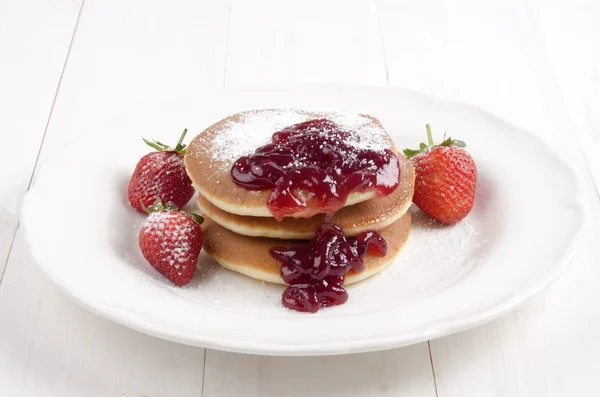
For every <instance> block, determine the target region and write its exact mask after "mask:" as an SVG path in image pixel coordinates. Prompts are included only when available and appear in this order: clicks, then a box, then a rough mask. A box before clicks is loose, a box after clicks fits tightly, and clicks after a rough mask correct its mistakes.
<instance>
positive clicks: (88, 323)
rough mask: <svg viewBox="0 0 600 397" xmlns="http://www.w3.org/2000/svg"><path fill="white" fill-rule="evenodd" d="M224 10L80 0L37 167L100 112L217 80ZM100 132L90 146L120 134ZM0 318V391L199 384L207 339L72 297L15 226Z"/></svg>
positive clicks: (105, 390) (155, 391) (217, 5)
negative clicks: (137, 328) (100, 313)
mask: <svg viewBox="0 0 600 397" xmlns="http://www.w3.org/2000/svg"><path fill="white" fill-rule="evenodd" d="M227 12H228V11H227V3H223V2H221V1H218V0H215V1H203V2H196V1H184V0H181V1H173V2H169V3H165V2H162V1H147V0H139V1H127V2H122V1H116V0H113V1H94V0H86V2H85V5H84V7H83V10H82V13H81V17H80V21H79V22H80V23H79V27H78V29H77V34H76V36H75V38H74V40H73V45H72V48H71V53H70V57H69V62H68V64H67V67H66V69H65V74H64V76H63V80H62V83H61V89H60V92H59V95H58V97H57V100H56V103H55V106H54V111H53V114H52V118H51V120H50V123H49V126H48V130H47V135H46V139H45V142H44V146H43V149H42V152H41V154H40V158H39V163H38V166H43V165H44V163H45V162H46V161H47V159H50V158H52V156H54V155H56V154H57V153H58V152H59V151H60V149H61V148H63V147H64V146H65V145H66V144H67V143H68V142H70V141H72V140H73V139H76V138H78V137H81V136H84V135H85V134H86V133H88V131H89V130H90V128H89V127H90V126H92V125H96V124H98V123H102V121H103V120H106V119H110V118H114V117H115V116H117V115H118V114H122V113H126V112H129V111H134V110H135V109H137V108H140V107H145V106H147V105H148V104H156V103H162V102H164V101H168V100H169V99H170V98H176V99H182V98H183V99H184V98H191V97H194V96H195V95H198V94H199V93H201V92H202V91H203V90H205V89H207V87H220V86H221V85H222V82H223V73H224V69H225V68H224V62H225V46H226V31H227V15H228V14H227ZM149 117H151V115H149ZM42 132H43V129H42V130H40V131H39V132H38V133H39V134H40V136H41V133H42ZM179 132H180V131H179V127H178V129H177V131H173V134H179ZM166 133H169V132H168V131H166ZM139 134H140V136H143V131H140V132H139ZM174 136H177V135H174ZM98 138H99V144H98V146H99V150H110V145H112V144H118V142H103V141H102V137H101V136H100V137H98ZM35 149H36V150H37V146H36V147H35ZM35 153H37V151H36V152H35ZM32 166H33V162H31V163H30V167H32ZM31 169H32V168H29V173H30V172H31ZM25 181H27V178H25ZM33 183H35V180H34V182H33ZM25 186H26V184H25ZM0 319H2V320H0V321H2V324H3V326H2V327H0V351H1V353H0V373H2V376H0V395H3V396H4V395H6V396H140V395H144V396H200V395H201V393H202V379H203V363H204V349H198V348H189V347H187V346H180V345H176V344H172V343H169V342H164V341H161V340H158V339H155V338H151V337H147V336H144V335H141V334H139V333H136V332H134V331H131V330H128V329H125V328H123V327H120V326H117V325H115V324H113V323H111V322H109V321H107V320H104V319H101V318H99V317H97V316H95V315H93V314H91V313H89V312H87V311H85V310H82V309H80V308H78V307H77V306H76V305H75V303H73V302H72V301H71V300H70V299H68V298H66V297H65V296H64V295H63V294H62V293H61V292H60V291H59V289H58V288H57V287H56V286H55V285H54V284H53V283H51V282H50V281H49V280H48V279H46V277H44V276H43V275H42V274H41V271H40V270H39V269H38V268H37V266H36V265H35V264H34V263H33V261H32V259H31V257H29V255H28V254H27V248H26V247H25V244H24V242H23V239H22V236H21V235H18V236H17V238H16V240H15V243H14V249H13V251H12V254H11V257H10V260H9V262H8V265H7V270H6V274H5V277H4V281H3V283H2V286H1V288H0Z"/></svg>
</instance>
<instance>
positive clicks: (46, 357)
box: [0, 232, 204, 397]
mask: <svg viewBox="0 0 600 397" xmlns="http://www.w3.org/2000/svg"><path fill="white" fill-rule="evenodd" d="M5 283H6V285H4V286H3V287H2V288H0V318H1V319H2V324H3V326H2V327H0V373H1V374H2V376H0V394H1V395H3V396H15V397H16V396H45V397H51V396H61V397H65V396H72V397H79V396H90V397H94V396H98V397H104V396H140V395H142V396H200V395H201V390H202V368H203V361H204V349H200V348H191V347H188V346H183V345H178V344H175V343H170V342H166V341H162V340H159V339H156V338H153V337H150V336H146V335H143V334H140V333H138V332H136V331H133V330H130V329H128V328H125V327H122V326H120V325H117V324H114V323H112V322H110V321H107V320H104V319H102V318H100V317H98V316H96V315H94V314H92V313H90V312H88V311H87V310H85V309H83V308H80V307H79V306H77V305H76V304H75V303H73V302H72V301H71V300H70V299H69V298H67V297H66V296H65V295H64V294H63V293H62V292H61V291H60V290H59V289H58V288H56V287H55V286H53V285H51V283H50V281H49V280H48V278H47V277H46V276H45V275H44V274H43V273H42V271H41V269H39V267H38V266H37V265H36V264H35V263H34V261H33V259H32V258H31V257H30V256H29V253H28V252H27V248H26V247H25V243H24V241H23V238H22V235H21V233H20V232H18V233H17V238H16V240H15V245H14V249H13V253H12V255H11V257H10V260H9V266H8V267H7V270H6V276H5ZM17 290H18V291H19V292H18V293H17V292H16V291H17Z"/></svg>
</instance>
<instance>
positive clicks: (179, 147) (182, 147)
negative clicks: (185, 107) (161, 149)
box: [175, 128, 187, 154]
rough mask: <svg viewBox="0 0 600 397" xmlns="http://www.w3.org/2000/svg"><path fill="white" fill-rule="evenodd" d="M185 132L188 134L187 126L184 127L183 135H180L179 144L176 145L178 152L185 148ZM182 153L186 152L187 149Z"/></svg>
mask: <svg viewBox="0 0 600 397" xmlns="http://www.w3.org/2000/svg"><path fill="white" fill-rule="evenodd" d="M185 134H187V128H184V129H183V132H182V133H181V136H180V137H179V141H177V146H175V151H176V152H178V153H179V152H181V151H182V150H184V149H185V145H184V144H183V140H184V139H185ZM182 154H185V151H184V153H182Z"/></svg>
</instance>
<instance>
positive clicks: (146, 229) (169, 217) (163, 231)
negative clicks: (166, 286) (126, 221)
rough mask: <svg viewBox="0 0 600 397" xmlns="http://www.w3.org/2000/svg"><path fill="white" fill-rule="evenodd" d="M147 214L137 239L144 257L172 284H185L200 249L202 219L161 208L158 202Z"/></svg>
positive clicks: (158, 200)
mask: <svg viewBox="0 0 600 397" xmlns="http://www.w3.org/2000/svg"><path fill="white" fill-rule="evenodd" d="M147 212H148V213H149V214H150V215H149V216H148V218H146V221H145V222H144V224H143V225H142V229H141V230H140V237H139V244H140V248H141V250H142V254H143V255H144V258H146V260H147V261H148V262H149V263H150V264H151V265H152V267H154V268H155V269H156V270H158V271H159V272H160V273H161V274H162V275H163V276H165V277H166V278H168V279H169V280H171V282H173V283H174V284H176V285H185V284H187V283H189V282H190V280H191V279H192V276H193V275H194V272H195V271H196V262H197V260H198V255H200V250H201V249H202V228H201V227H200V224H201V223H202V221H203V219H202V217H201V216H200V215H197V214H187V213H185V212H182V211H178V210H177V207H175V205H174V204H173V203H167V204H166V205H165V206H163V204H162V202H161V201H160V199H157V200H156V203H155V204H154V205H151V206H150V207H148V208H147Z"/></svg>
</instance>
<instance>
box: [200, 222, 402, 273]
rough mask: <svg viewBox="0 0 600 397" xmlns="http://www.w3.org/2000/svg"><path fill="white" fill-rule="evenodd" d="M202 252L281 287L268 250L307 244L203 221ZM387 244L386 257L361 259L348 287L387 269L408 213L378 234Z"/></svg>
mask: <svg viewBox="0 0 600 397" xmlns="http://www.w3.org/2000/svg"><path fill="white" fill-rule="evenodd" d="M202 229H203V231H204V246H203V249H204V251H205V252H206V253H207V254H208V255H210V256H211V257H212V258H213V259H215V260H216V261H217V262H218V263H220V264H221V265H222V266H223V267H225V268H226V269H229V270H233V271H236V272H239V273H242V274H244V275H246V276H249V277H252V278H255V279H257V280H262V281H267V282H270V283H276V284H284V282H283V280H282V279H281V276H280V274H279V272H280V270H281V263H280V262H279V261H277V260H276V259H274V258H272V257H271V255H270V254H269V249H270V248H271V247H274V246H281V245H283V246H286V247H292V246H298V245H303V244H307V242H306V241H301V240H286V241H282V240H278V239H271V238H264V237H249V236H242V235H241V234H237V233H234V232H232V231H230V230H227V229H225V228H224V227H223V226H220V225H219V224H218V223H215V222H214V221H212V220H210V218H205V221H204V223H203V224H202ZM379 233H380V234H381V236H382V237H383V238H384V239H385V240H386V241H387V247H388V251H387V255H386V256H384V257H380V256H375V255H370V254H367V255H366V256H365V258H364V262H365V270H364V271H362V272H361V273H354V272H350V273H348V274H347V276H346V284H352V283H355V282H358V281H361V280H364V279H366V278H368V277H371V276H373V275H375V274H377V273H379V272H381V271H382V270H383V269H385V268H386V267H387V266H389V265H390V264H391V263H392V262H393V261H394V259H395V258H396V257H397V256H398V254H399V253H400V251H401V250H402V247H404V244H405V243H406V240H407V239H408V235H409V234H410V211H407V212H406V213H405V214H404V216H402V217H401V218H400V219H398V220H397V221H396V222H394V223H392V224H391V225H389V226H388V227H386V228H384V229H382V230H380V231H379Z"/></svg>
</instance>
